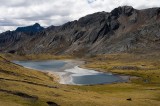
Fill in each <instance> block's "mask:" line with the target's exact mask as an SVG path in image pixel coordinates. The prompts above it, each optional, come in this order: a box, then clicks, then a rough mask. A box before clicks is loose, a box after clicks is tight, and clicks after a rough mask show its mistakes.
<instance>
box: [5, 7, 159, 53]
mask: <svg viewBox="0 0 160 106" xmlns="http://www.w3.org/2000/svg"><path fill="white" fill-rule="evenodd" d="M159 29H160V8H149V9H144V10H136V9H134V8H133V7H130V6H123V7H118V8H115V9H114V10H112V11H111V12H110V13H107V12H98V13H94V14H90V15H87V16H85V17H82V18H80V19H79V20H75V21H72V22H68V23H66V24H64V25H62V26H51V27H49V28H46V29H45V30H43V31H41V32H39V33H36V34H34V36H32V37H31V38H30V39H28V38H27V39H25V42H23V43H15V44H14V46H13V45H10V46H9V47H7V48H5V49H3V50H2V51H5V52H8V51H11V50H14V51H15V52H16V53H27V54H30V53H54V54H79V55H80V54H105V53H115V52H137V51H138V52H144V51H146V52H148V51H151V50H152V51H159V50H160V35H159V32H160V30H159ZM2 44H3V42H2ZM15 45H16V46H15ZM26 45H27V46H26ZM4 47H6V46H5V45H4Z"/></svg>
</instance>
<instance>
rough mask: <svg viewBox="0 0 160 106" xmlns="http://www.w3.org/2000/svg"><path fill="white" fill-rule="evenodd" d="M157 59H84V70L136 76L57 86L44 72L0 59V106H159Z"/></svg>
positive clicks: (120, 56)
mask: <svg viewBox="0 0 160 106" xmlns="http://www.w3.org/2000/svg"><path fill="white" fill-rule="evenodd" d="M33 57H34V56H33ZM159 57H160V56H159V54H150V55H145V56H143V55H139V56H136V55H132V54H114V55H98V56H94V57H92V58H87V59H86V60H87V64H86V66H85V67H88V68H95V69H98V70H101V71H105V72H106V71H111V72H114V73H119V74H127V75H134V76H138V77H139V78H138V79H137V78H136V79H132V82H128V83H118V84H109V85H94V86H69V85H60V84H58V83H56V81H55V80H54V78H52V77H50V76H48V75H47V74H46V73H42V72H39V71H35V70H30V69H26V68H23V67H21V66H18V65H16V64H13V63H11V62H9V61H8V60H6V59H4V58H3V57H0V106H49V105H48V104H57V105H60V106H159V104H160V95H159V94H160V77H159V76H160V66H159V63H160V60H159V59H160V58H159ZM5 58H7V56H6V57H5Z"/></svg>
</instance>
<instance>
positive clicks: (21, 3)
mask: <svg viewBox="0 0 160 106" xmlns="http://www.w3.org/2000/svg"><path fill="white" fill-rule="evenodd" d="M0 2H1V3H0V32H2V31H5V30H13V29H15V28H16V27H18V26H26V25H30V24H34V23H36V22H39V23H40V24H41V25H43V26H50V25H61V24H63V23H65V22H67V21H72V20H76V19H78V18H80V17H82V16H85V15H87V14H91V13H94V12H98V11H107V12H110V11H111V10H112V9H114V8H115V7H118V6H124V5H129V6H133V7H134V8H137V9H144V8H151V7H159V6H160V0H0Z"/></svg>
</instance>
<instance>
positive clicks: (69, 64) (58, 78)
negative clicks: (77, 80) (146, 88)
mask: <svg viewBox="0 0 160 106" xmlns="http://www.w3.org/2000/svg"><path fill="white" fill-rule="evenodd" d="M64 61H65V62H66V65H65V66H64V68H63V69H64V70H66V69H70V68H73V66H74V65H77V66H78V67H80V68H83V69H88V70H90V69H91V68H87V67H85V64H86V62H85V61H83V60H64ZM92 70H95V69H92ZM95 71H97V72H102V73H105V74H106V73H111V74H112V75H115V76H118V77H120V78H121V81H116V82H112V83H102V84H87V85H86V86H89V85H91V86H93V85H104V84H116V83H122V82H130V80H131V79H132V78H135V77H134V76H133V77H132V76H129V75H122V74H118V73H112V72H104V71H102V70H101V69H98V70H97V69H96V70H95ZM45 73H47V75H48V76H50V77H52V78H53V79H55V80H54V81H56V82H57V83H59V84H64V83H62V82H61V79H62V77H61V75H59V74H57V73H56V72H51V71H48V72H45ZM65 85H81V84H65ZM82 86H85V85H82Z"/></svg>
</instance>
